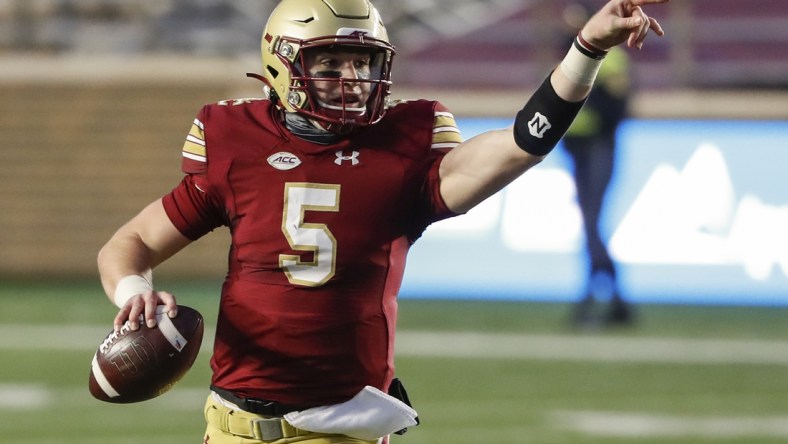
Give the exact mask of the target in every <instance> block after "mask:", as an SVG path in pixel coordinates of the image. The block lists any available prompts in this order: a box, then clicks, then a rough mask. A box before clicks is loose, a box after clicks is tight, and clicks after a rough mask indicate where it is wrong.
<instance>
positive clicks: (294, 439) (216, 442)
mask: <svg viewBox="0 0 788 444" xmlns="http://www.w3.org/2000/svg"><path fill="white" fill-rule="evenodd" d="M205 420H206V422H207V423H208V427H207V429H206V431H205V439H204V441H203V442H204V443H205V444H261V443H263V444H290V443H299V444H378V443H379V440H373V441H365V440H363V439H357V438H351V437H349V436H344V435H327V434H325V433H314V432H308V431H306V430H299V429H297V428H295V427H293V426H292V425H290V424H289V423H288V422H287V421H285V420H284V419H283V418H279V417H268V416H261V415H255V414H254V413H248V412H245V411H242V410H232V409H230V408H228V407H225V406H223V405H222V404H220V403H219V402H217V401H216V400H214V399H213V396H210V395H209V396H208V401H207V402H206V403H205ZM383 442H386V440H384V441H383Z"/></svg>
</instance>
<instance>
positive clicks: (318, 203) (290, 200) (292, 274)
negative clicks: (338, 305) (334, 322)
mask: <svg viewBox="0 0 788 444" xmlns="http://www.w3.org/2000/svg"><path fill="white" fill-rule="evenodd" d="M339 190H340V186H339V185H331V184H318V183H291V182H288V183H286V184H285V202H284V214H283V215H282V233H284V235H285V237H286V238H287V242H288V243H289V244H290V248H292V249H293V250H297V251H306V252H311V253H312V260H311V261H303V260H301V256H298V255H292V254H280V255H279V266H280V267H282V269H283V270H284V271H285V275H287V280H288V281H290V283H292V284H297V285H305V286H307V287H319V286H320V285H323V284H325V283H326V282H328V280H329V279H331V278H332V277H333V276H334V273H335V272H336V256H337V249H336V247H337V240H336V238H334V235H333V234H332V233H331V230H329V229H328V226H326V224H319V223H309V222H304V217H305V213H306V212H307V211H331V212H337V211H339Z"/></svg>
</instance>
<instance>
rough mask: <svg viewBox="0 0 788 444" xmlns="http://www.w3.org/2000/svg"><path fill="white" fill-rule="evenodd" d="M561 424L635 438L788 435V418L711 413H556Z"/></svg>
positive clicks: (581, 429)
mask: <svg viewBox="0 0 788 444" xmlns="http://www.w3.org/2000/svg"><path fill="white" fill-rule="evenodd" d="M553 419H554V421H555V422H556V423H557V425H558V426H559V427H562V428H568V429H571V430H575V431H579V432H582V433H585V434H588V435H595V436H602V437H608V438H610V437H615V438H622V437H623V438H632V437H644V436H650V437H672V438H676V437H689V436H693V437H707V438H734V437H738V438H742V437H752V436H769V437H780V438H788V417H786V416H771V417H746V416H731V417H723V416H712V417H695V418H691V417H686V416H681V417H679V416H667V415H664V416H663V415H649V414H642V413H625V412H595V411H563V412H554V413H553Z"/></svg>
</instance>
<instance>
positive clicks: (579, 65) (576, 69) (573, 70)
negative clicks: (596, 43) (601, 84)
mask: <svg viewBox="0 0 788 444" xmlns="http://www.w3.org/2000/svg"><path fill="white" fill-rule="evenodd" d="M601 66H602V59H593V58H591V57H589V56H587V55H585V54H583V53H582V52H580V50H579V49H577V48H576V47H575V45H572V46H571V47H570V48H569V52H567V53H566V57H564V60H563V61H561V72H563V73H564V75H565V76H566V77H567V78H568V79H569V80H571V81H573V82H575V83H577V84H578V85H584V86H591V85H593V84H594V80H595V79H596V75H597V73H598V72H599V68H600V67H601Z"/></svg>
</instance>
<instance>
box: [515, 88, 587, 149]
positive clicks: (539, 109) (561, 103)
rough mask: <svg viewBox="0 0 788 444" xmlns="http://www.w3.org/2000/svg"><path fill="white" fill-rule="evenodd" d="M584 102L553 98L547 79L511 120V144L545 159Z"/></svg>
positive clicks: (553, 92)
mask: <svg viewBox="0 0 788 444" xmlns="http://www.w3.org/2000/svg"><path fill="white" fill-rule="evenodd" d="M584 103H585V100H583V101H580V102H567V101H566V100H564V99H562V98H561V97H559V96H558V94H556V92H555V90H554V89H553V85H552V84H551V83H550V76H548V77H547V79H545V81H544V82H542V85H541V86H539V88H538V89H537V90H536V92H534V94H533V96H531V98H530V99H529V100H528V102H527V103H526V104H525V107H524V108H523V109H522V110H520V112H518V113H517V117H516V118H515V119H514V141H515V142H516V143H517V146H519V147H520V149H522V150H523V151H525V152H527V153H530V154H533V155H535V156H544V155H547V154H548V153H549V152H550V151H552V150H553V148H555V146H556V145H557V144H558V141H559V140H561V137H563V136H564V133H566V130H567V129H569V125H571V124H572V121H573V120H575V117H576V116H577V113H578V112H580V109H581V108H582V107H583V104H584Z"/></svg>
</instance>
